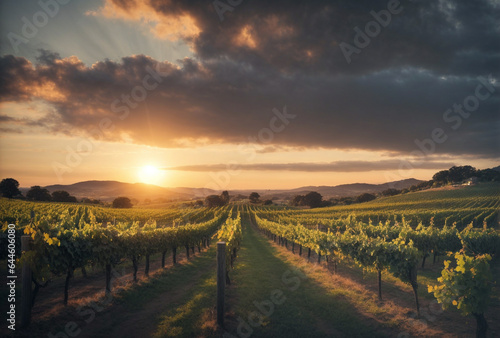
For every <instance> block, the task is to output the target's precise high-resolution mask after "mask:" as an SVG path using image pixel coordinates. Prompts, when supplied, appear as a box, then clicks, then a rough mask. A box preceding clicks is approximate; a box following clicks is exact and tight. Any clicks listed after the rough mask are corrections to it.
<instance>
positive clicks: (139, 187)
mask: <svg viewBox="0 0 500 338" xmlns="http://www.w3.org/2000/svg"><path fill="white" fill-rule="evenodd" d="M419 182H421V181H419V180H416V179H407V180H403V181H396V182H389V183H384V184H367V183H353V184H342V185H337V186H305V187H300V188H295V189H282V190H265V189H254V190H230V191H229V193H230V194H231V195H233V196H234V195H238V194H241V195H247V196H248V195H249V194H250V193H251V192H253V191H255V192H258V193H259V194H260V195H261V196H262V197H263V198H271V197H277V198H279V199H286V198H291V197H293V196H295V195H299V194H307V193H308V192H311V191H317V192H319V193H320V194H321V195H323V197H324V198H330V197H340V196H356V195H359V194H362V193H365V192H369V193H378V192H381V191H383V190H386V189H388V188H397V189H403V188H408V187H410V186H412V185H414V184H417V183H419ZM44 188H46V189H47V190H49V192H51V193H52V192H54V191H57V190H65V191H67V192H69V193H70V194H71V195H73V196H76V197H77V198H83V197H88V198H94V199H100V200H102V201H112V200H113V199H114V198H116V197H119V196H127V197H129V198H135V199H137V200H138V201H143V200H144V199H146V198H148V199H150V200H152V201H154V200H164V201H167V200H190V199H193V198H203V197H205V196H206V195H208V194H220V191H215V190H206V189H197V188H186V187H179V188H164V187H159V186H156V185H151V184H144V183H124V182H118V181H84V182H78V183H74V184H69V185H62V184H56V185H48V186H45V187H44ZM28 190H29V188H22V189H21V191H22V192H23V194H25V193H26V192H27V191H28Z"/></svg>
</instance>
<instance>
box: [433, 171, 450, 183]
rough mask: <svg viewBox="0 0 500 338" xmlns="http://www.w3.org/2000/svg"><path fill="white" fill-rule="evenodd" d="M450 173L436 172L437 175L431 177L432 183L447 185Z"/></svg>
mask: <svg viewBox="0 0 500 338" xmlns="http://www.w3.org/2000/svg"><path fill="white" fill-rule="evenodd" d="M449 175H450V172H449V171H448V170H441V171H438V172H437V173H435V174H434V176H432V180H433V181H434V182H437V183H438V184H441V185H442V184H446V183H448V178H449Z"/></svg>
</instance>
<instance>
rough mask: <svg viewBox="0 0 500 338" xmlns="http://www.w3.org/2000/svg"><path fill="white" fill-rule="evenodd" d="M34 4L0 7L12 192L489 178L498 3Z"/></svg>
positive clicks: (4, 145)
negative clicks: (109, 183) (455, 173)
mask: <svg viewBox="0 0 500 338" xmlns="http://www.w3.org/2000/svg"><path fill="white" fill-rule="evenodd" d="M42 2H43V1H42ZM60 2H61V3H64V2H67V1H62V0H60ZM45 3H46V4H47V6H42V5H40V4H39V3H38V2H34V1H14V0H7V1H3V2H2V4H1V5H0V6H1V8H0V9H1V18H0V19H1V24H0V28H1V33H2V35H1V38H0V41H1V46H2V47H1V56H0V98H1V99H0V109H1V110H0V130H1V138H0V142H1V143H0V156H1V158H2V163H1V164H0V173H1V174H2V177H11V176H12V177H15V178H17V179H18V180H19V181H20V183H21V185H22V186H29V185H34V184H41V185H45V184H51V183H74V182H77V181H82V180H89V179H116V180H120V181H127V182H136V181H143V182H148V183H154V184H159V185H163V186H193V187H194V186H197V187H200V186H207V185H210V186H211V187H215V186H218V187H220V188H221V189H227V188H229V189H231V188H250V187H255V188H285V187H287V188H292V187H297V186H300V185H335V184H341V183H349V182H369V183H383V182H386V181H390V180H396V179H405V178H409V177H416V178H420V179H430V178H431V177H432V174H433V173H434V172H436V171H438V170H441V169H447V168H449V167H450V166H452V165H463V164H471V165H473V166H476V167H478V168H486V167H491V166H496V165H498V162H499V157H500V136H499V135H500V118H499V117H500V116H499V111H500V95H499V92H500V85H499V83H498V78H499V70H500V62H499V59H500V38H499V37H500V22H499V18H500V1H498V0H482V1H479V0H478V1H445V0H442V1H416V0H415V1H409V0H406V1H400V2H398V1H373V0H370V1H368V0H367V1H259V0H252V1H245V0H243V1H232V2H231V3H232V4H233V5H229V2H227V1H224V0H221V1H206V0H204V1H181V0H178V1H175V0H170V1H151V0H135V1H124V0H121V1H118V0H115V1H112V0H104V1H98V0H93V1H77V0H73V1H70V2H68V3H67V4H60V3H59V2H56V0H53V1H50V0H47V1H46V2H45ZM234 4H237V5H236V6H234ZM145 165H150V166H152V167H154V168H156V169H157V170H155V171H150V175H149V177H144V170H143V169H144V166H145ZM228 167H230V168H228ZM141 170H142V171H141ZM141 172H142V173H143V174H142V176H141ZM146 176H148V175H146ZM214 185H215V186H214Z"/></svg>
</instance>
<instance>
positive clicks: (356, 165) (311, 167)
mask: <svg viewBox="0 0 500 338" xmlns="http://www.w3.org/2000/svg"><path fill="white" fill-rule="evenodd" d="M405 165H408V166H411V167H412V168H417V167H418V168H419V169H443V168H449V167H451V166H453V163H451V162H424V163H418V164H417V163H412V162H406V163H405ZM234 166H235V168H236V169H238V170H259V171H260V170H263V171H275V170H277V171H304V172H365V171H377V170H398V169H399V168H400V166H401V161H398V160H383V161H378V162H377V161H372V162H369V161H336V162H329V163H300V162H299V163H253V164H246V163H245V164H239V165H234ZM164 170H179V171H226V170H228V165H227V164H207V165H187V166H178V167H169V168H164Z"/></svg>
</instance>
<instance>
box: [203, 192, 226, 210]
mask: <svg viewBox="0 0 500 338" xmlns="http://www.w3.org/2000/svg"><path fill="white" fill-rule="evenodd" d="M205 204H206V205H207V207H209V208H213V207H222V206H223V205H224V201H223V200H222V198H221V197H220V196H219V195H209V196H207V197H206V198H205Z"/></svg>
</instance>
